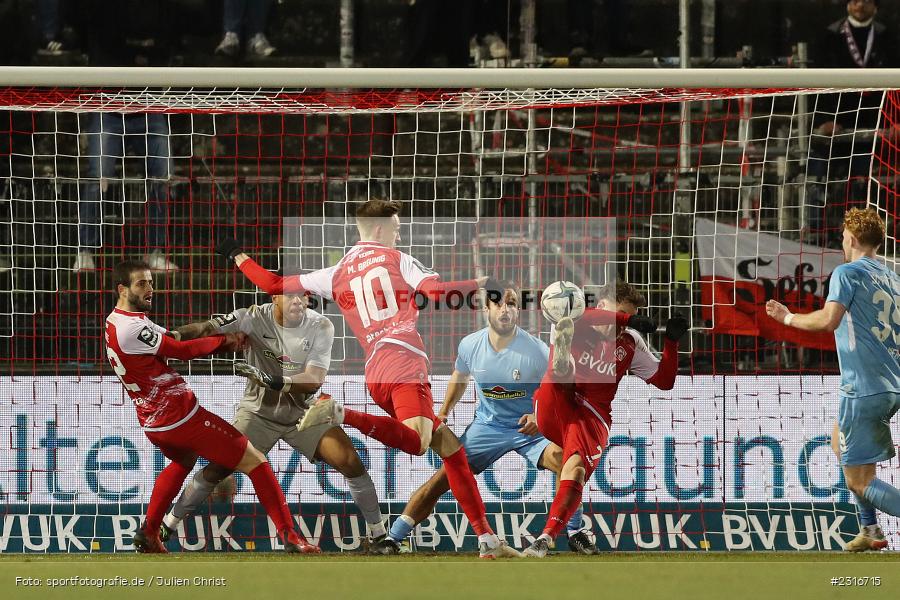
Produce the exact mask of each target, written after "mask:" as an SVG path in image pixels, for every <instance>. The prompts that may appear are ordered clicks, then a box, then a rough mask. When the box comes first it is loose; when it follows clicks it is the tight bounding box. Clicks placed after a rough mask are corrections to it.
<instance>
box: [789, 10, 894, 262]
mask: <svg viewBox="0 0 900 600" xmlns="http://www.w3.org/2000/svg"><path fill="white" fill-rule="evenodd" d="M878 4H879V0H849V2H847V15H846V16H844V17H842V18H840V19H838V20H837V21H835V22H834V23H832V24H831V25H829V26H828V28H827V29H826V30H825V31H824V32H823V34H822V36H821V38H820V39H819V40H818V43H816V44H815V45H814V46H813V53H812V60H813V66H814V67H817V68H860V69H865V68H879V67H896V66H898V56H897V42H896V35H897V32H896V31H893V30H891V29H889V28H888V27H886V26H885V25H884V24H882V23H879V22H878V21H876V20H875V15H876V14H877V12H878ZM882 95H883V92H862V93H858V92H844V93H837V94H820V95H819V96H818V97H817V98H816V100H815V109H814V110H815V112H814V113H813V130H812V133H811V135H810V143H809V163H808V166H807V201H806V203H807V207H808V218H807V226H808V230H809V233H810V234H812V235H811V241H813V242H816V243H820V244H822V245H827V244H829V243H831V242H835V241H836V240H838V238H839V236H840V230H839V229H840V227H839V219H838V217H839V216H840V215H843V213H844V212H845V210H846V208H848V207H846V206H835V207H834V208H835V219H838V220H833V219H830V218H829V216H828V215H827V214H826V210H827V208H826V207H827V206H828V205H830V204H834V202H827V201H826V192H827V187H828V183H830V182H834V181H844V182H848V181H849V182H850V185H849V195H848V199H849V200H850V201H851V202H853V201H864V200H865V197H866V194H865V191H866V181H865V178H866V177H868V175H869V169H870V165H871V162H872V151H873V148H874V140H875V134H876V128H877V127H878V117H879V111H880V106H881V101H882ZM831 221H834V222H833V223H831Z"/></svg>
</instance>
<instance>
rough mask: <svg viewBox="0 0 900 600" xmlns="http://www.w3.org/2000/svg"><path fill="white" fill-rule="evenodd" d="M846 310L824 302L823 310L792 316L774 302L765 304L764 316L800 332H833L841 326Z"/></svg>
mask: <svg viewBox="0 0 900 600" xmlns="http://www.w3.org/2000/svg"><path fill="white" fill-rule="evenodd" d="M845 312H847V309H846V308H844V305H843V304H841V303H840V302H834V301H831V302H826V303H825V307H824V308H820V309H819V310H814V311H813V312H811V313H806V314H802V315H801V314H794V313H792V312H791V311H789V310H788V308H787V307H786V306H785V305H784V304H782V303H780V302H777V301H775V300H769V301H768V302H766V314H768V315H769V316H770V317H772V318H773V319H775V320H776V321H780V322H781V323H784V324H785V325H787V326H788V327H795V328H797V329H800V330H802V331H829V332H831V331H834V330H835V329H837V328H838V326H839V325H840V324H841V319H843V318H844V313H845Z"/></svg>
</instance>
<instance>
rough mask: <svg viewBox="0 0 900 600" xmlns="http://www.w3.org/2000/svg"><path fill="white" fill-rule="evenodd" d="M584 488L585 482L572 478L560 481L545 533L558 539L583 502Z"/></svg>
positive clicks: (551, 537)
mask: <svg viewBox="0 0 900 600" xmlns="http://www.w3.org/2000/svg"><path fill="white" fill-rule="evenodd" d="M583 488H584V484H583V483H578V482H577V481H573V480H571V479H564V480H562V481H560V482H559V488H558V489H557V490H556V496H555V497H554V498H553V504H551V505H550V514H549V515H547V524H546V525H545V526H544V533H546V534H547V535H549V536H550V539H556V536H558V535H559V532H560V531H562V528H563V527H564V526H565V524H566V523H568V522H569V519H571V518H572V515H573V514H574V513H575V509H576V508H578V505H579V504H581V490H582V489H583Z"/></svg>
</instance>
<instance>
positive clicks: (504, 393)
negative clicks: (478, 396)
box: [481, 385, 525, 400]
mask: <svg viewBox="0 0 900 600" xmlns="http://www.w3.org/2000/svg"><path fill="white" fill-rule="evenodd" d="M481 393H482V394H484V397H485V398H489V399H491V400H518V399H519V398H524V397H525V390H508V389H506V388H505V387H503V386H502V385H495V386H494V387H492V388H481Z"/></svg>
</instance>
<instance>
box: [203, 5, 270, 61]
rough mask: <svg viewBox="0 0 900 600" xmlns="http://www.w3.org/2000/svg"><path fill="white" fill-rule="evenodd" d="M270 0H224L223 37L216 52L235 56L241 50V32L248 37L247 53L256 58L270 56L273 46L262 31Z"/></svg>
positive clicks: (264, 26) (267, 15)
mask: <svg viewBox="0 0 900 600" xmlns="http://www.w3.org/2000/svg"><path fill="white" fill-rule="evenodd" d="M271 7H272V0H225V19H224V21H225V23H224V24H225V37H223V38H222V41H221V42H220V43H219V45H218V46H217V47H216V54H222V55H224V56H230V57H232V58H233V57H236V56H237V55H238V53H239V52H240V50H241V33H242V32H243V33H245V34H246V35H247V36H248V37H249V41H248V42H247V53H248V54H249V55H250V56H253V57H256V58H263V57H266V56H270V55H271V54H273V53H274V52H275V47H274V46H272V44H270V43H269V40H268V38H266V34H265V33H263V31H264V30H265V28H266V20H267V19H268V18H269V9H270V8H271Z"/></svg>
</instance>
